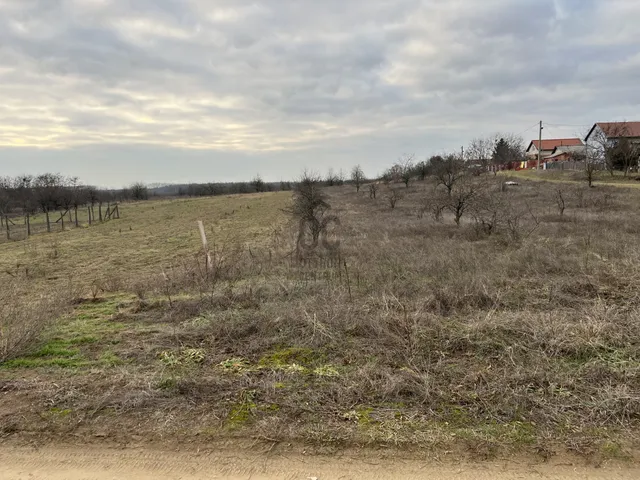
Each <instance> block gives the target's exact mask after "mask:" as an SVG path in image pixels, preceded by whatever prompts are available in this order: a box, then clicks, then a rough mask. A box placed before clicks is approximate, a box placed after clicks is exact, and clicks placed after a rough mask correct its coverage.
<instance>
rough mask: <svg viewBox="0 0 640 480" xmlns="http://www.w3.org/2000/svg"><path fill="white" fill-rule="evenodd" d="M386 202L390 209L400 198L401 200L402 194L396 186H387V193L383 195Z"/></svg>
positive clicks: (394, 206)
mask: <svg viewBox="0 0 640 480" xmlns="http://www.w3.org/2000/svg"><path fill="white" fill-rule="evenodd" d="M385 198H386V199H387V202H389V206H390V207H391V209H394V208H396V205H397V204H398V202H399V201H400V200H402V198H403V196H402V194H401V193H400V191H399V190H398V189H397V188H393V187H391V186H390V187H389V189H388V190H387V193H386V195H385Z"/></svg>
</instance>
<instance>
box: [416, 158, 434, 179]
mask: <svg viewBox="0 0 640 480" xmlns="http://www.w3.org/2000/svg"><path fill="white" fill-rule="evenodd" d="M430 170H431V169H430V165H429V162H428V161H426V160H422V161H420V162H418V163H416V166H415V167H414V172H415V176H416V177H418V178H419V179H420V180H424V179H425V178H427V177H428V176H429V172H430Z"/></svg>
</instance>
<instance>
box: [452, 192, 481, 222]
mask: <svg viewBox="0 0 640 480" xmlns="http://www.w3.org/2000/svg"><path fill="white" fill-rule="evenodd" d="M476 195H477V190H476V186H475V185H474V184H473V183H472V182H470V181H465V182H459V183H458V184H456V185H455V187H454V188H453V189H452V190H451V193H450V194H449V202H448V204H447V208H448V209H449V210H450V211H451V213H453V219H454V221H455V222H456V225H458V226H460V220H461V219H462V216H463V215H464V213H465V212H466V211H467V210H468V209H469V208H470V207H471V205H472V202H473V200H474V198H475V196H476Z"/></svg>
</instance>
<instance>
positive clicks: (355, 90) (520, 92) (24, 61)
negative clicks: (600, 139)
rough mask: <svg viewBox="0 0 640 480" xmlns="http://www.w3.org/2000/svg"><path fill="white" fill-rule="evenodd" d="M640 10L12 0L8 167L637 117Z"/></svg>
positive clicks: (267, 155) (352, 152)
mask: <svg viewBox="0 0 640 480" xmlns="http://www.w3.org/2000/svg"><path fill="white" fill-rule="evenodd" d="M638 20H640V5H639V4H637V2H625V1H624V0H608V1H607V0H586V1H582V0H580V1H578V0H542V1H541V0H523V1H519V2H513V1H509V0H490V1H486V2H476V1H473V0H457V1H448V0H395V1H394V0H352V1H348V2H346V1H344V0H325V1H323V2H318V1H316V0H299V1H293V0H292V1H281V2H280V1H278V2H275V1H273V2H267V1H258V2H256V1H254V0H218V1H216V2H211V1H209V0H182V1H178V0H138V1H136V2H122V1H117V0H103V1H94V0H56V1H52V0H20V1H18V0H4V1H0V98H2V99H3V100H2V101H0V146H4V149H3V150H0V166H2V167H5V165H7V162H6V161H5V159H8V158H9V156H10V155H12V156H13V155H19V154H20V153H19V152H21V151H22V152H23V153H24V152H27V150H25V149H28V148H36V149H37V150H35V151H37V152H40V153H41V154H42V155H44V156H47V155H50V154H48V153H47V154H45V152H48V151H53V149H55V150H56V151H60V150H63V151H67V152H68V153H69V155H70V156H71V157H70V158H72V157H73V156H74V155H80V154H81V153H79V152H82V154H83V155H84V154H86V153H87V152H91V154H92V155H96V156H101V155H102V154H100V152H102V151H104V152H107V151H109V152H113V151H119V152H125V153H122V154H121V155H120V156H119V157H118V158H125V157H127V156H128V157H127V158H133V155H134V153H135V154H136V155H140V156H141V158H140V160H139V162H140V163H141V165H143V166H144V165H147V166H148V165H149V162H150V160H149V159H147V158H146V157H145V155H148V156H149V158H151V157H153V158H154V159H156V161H157V162H160V164H161V166H160V167H159V169H158V168H156V172H160V173H161V174H162V172H164V174H165V175H166V176H167V178H173V177H174V176H175V174H174V173H172V172H173V170H172V169H173V168H174V167H173V166H172V165H170V162H172V161H173V159H175V158H176V156H179V155H178V154H177V153H176V152H183V155H184V158H185V160H184V162H186V163H187V164H188V163H189V162H190V161H191V162H192V165H193V168H194V169H202V168H203V167H202V165H204V164H205V163H203V162H205V160H204V159H205V158H206V157H207V155H208V154H209V155H210V156H211V158H212V159H213V161H215V162H225V158H227V155H229V157H228V158H231V157H233V158H243V159H245V160H246V162H248V163H247V164H246V165H249V166H250V168H258V167H259V166H260V165H261V164H262V165H264V166H263V167H260V170H261V171H262V174H263V176H265V177H267V178H269V177H270V176H272V177H280V176H286V175H285V173H286V172H287V171H288V172H289V176H292V175H295V174H296V173H297V171H294V172H291V171H290V168H291V165H295V166H297V167H300V169H301V168H303V167H304V166H305V165H303V164H302V163H303V162H309V163H310V165H311V164H316V165H321V166H322V168H323V169H324V168H325V167H329V166H333V167H335V168H337V167H339V166H340V163H341V162H342V161H343V159H348V161H351V162H353V163H356V162H361V163H363V164H365V165H366V164H369V165H370V168H371V169H373V170H376V169H379V168H380V166H381V165H384V164H385V163H388V162H390V161H392V160H393V158H389V156H390V155H391V156H394V155H396V154H400V153H402V152H404V151H406V150H407V149H415V150H416V153H418V154H421V155H427V154H430V153H433V152H440V151H442V150H443V149H447V148H459V145H460V144H461V143H465V142H466V141H467V140H468V139H469V138H471V137H474V136H476V135H479V134H481V133H491V132H492V131H494V130H498V129H504V128H505V127H506V128H511V129H513V130H522V129H524V128H526V127H528V126H529V125H530V124H531V123H533V121H534V120H537V119H538V118H546V119H547V121H549V122H552V123H553V122H555V123H568V124H575V123H590V122H594V121H596V120H603V119H605V118H603V117H606V119H618V118H621V117H627V118H629V116H630V115H633V112H634V110H635V111H638V104H639V103H640V93H638V92H639V91H638V89H637V87H636V86H635V84H636V82H637V78H640V62H639V61H638V55H639V52H640V48H639V47H638V45H640V33H638V29H637V23H638ZM634 25H636V28H634ZM634 58H635V60H634ZM596 116H597V117H596ZM549 117H551V118H549ZM9 126H11V128H9ZM3 127H4V128H3ZM82 149H89V150H82ZM114 149H115V150H114ZM118 149H121V150H118ZM193 149H197V150H193ZM9 152H10V153H9ZM29 152H31V150H30V151H29ZM144 152H148V153H146V154H145V153H144ZM162 152H167V153H164V154H163V153H162ZM345 152H348V154H346V153H345ZM393 152H396V154H393ZM24 154H25V158H28V159H29V160H28V161H29V162H36V155H35V154H33V153H29V154H28V155H27V154H26V153H24ZM51 155H52V154H51ZM51 158H61V157H57V156H56V155H53V156H51ZM189 159H191V160H189ZM116 161H118V160H117V159H116ZM123 162H124V160H123ZM129 162H130V160H129ZM35 164H36V163H34V165H35ZM23 165H24V164H23ZM12 168H13V167H12ZM207 168H208V167H207ZM233 168H236V167H234V166H233V164H232V165H231V166H230V167H228V168H227V167H226V166H225V168H219V169H218V170H217V171H219V172H227V173H225V175H227V177H229V178H230V177H232V176H233V173H232V170H233ZM246 168H249V167H246V166H245V167H243V169H241V170H238V172H239V174H245V173H246ZM229 169H231V170H229ZM296 170H298V169H296ZM372 173H373V172H372ZM131 175H133V173H132V174H131ZM193 175H194V178H196V179H197V178H200V175H199V174H198V173H197V172H195V171H194V174H193ZM154 181H162V179H161V178H154Z"/></svg>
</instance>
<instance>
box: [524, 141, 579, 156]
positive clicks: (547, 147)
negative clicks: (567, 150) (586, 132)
mask: <svg viewBox="0 0 640 480" xmlns="http://www.w3.org/2000/svg"><path fill="white" fill-rule="evenodd" d="M583 145H584V143H582V140H580V139H579V138H551V139H547V140H542V144H540V142H539V141H538V140H532V141H531V143H530V144H529V147H527V156H529V157H535V158H537V157H538V149H539V148H540V147H542V148H540V150H541V154H542V158H544V157H548V156H549V155H552V154H553V153H554V149H556V148H557V147H581V146H583Z"/></svg>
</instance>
